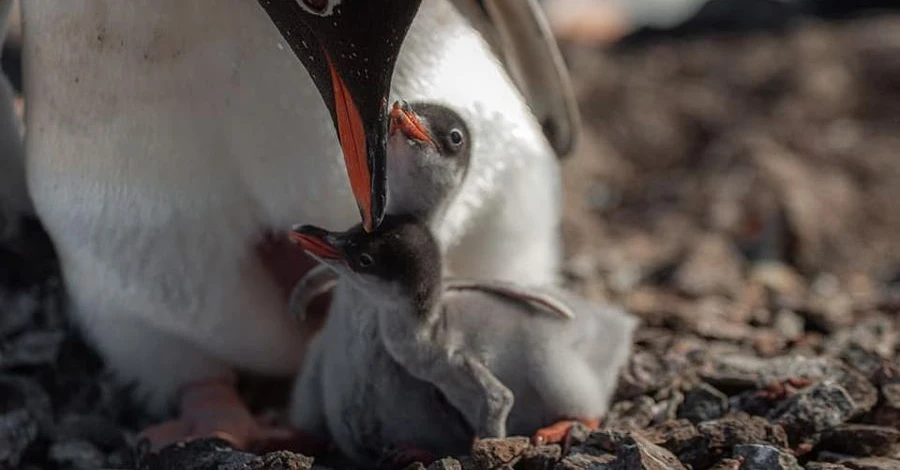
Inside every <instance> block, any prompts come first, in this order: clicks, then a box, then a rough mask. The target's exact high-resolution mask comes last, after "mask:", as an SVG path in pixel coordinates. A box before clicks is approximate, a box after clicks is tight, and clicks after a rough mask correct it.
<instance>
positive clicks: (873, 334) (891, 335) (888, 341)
mask: <svg viewBox="0 0 900 470" xmlns="http://www.w3.org/2000/svg"><path fill="white" fill-rule="evenodd" d="M896 346H897V331H896V330H895V329H894V327H893V321H892V320H891V319H888V318H886V317H884V316H875V317H871V318H867V319H865V320H863V321H860V322H857V323H854V324H853V325H852V326H850V327H849V328H842V329H840V330H837V331H835V332H834V334H833V335H831V336H830V337H828V339H827V340H826V341H825V352H826V353H827V354H829V355H831V356H834V357H838V358H841V359H843V360H844V361H847V362H848V363H849V364H851V365H852V366H853V367H855V368H856V369H858V370H860V371H863V372H864V373H870V372H873V371H874V370H875V369H877V368H878V367H879V366H880V365H881V362H882V361H883V360H884V359H888V358H890V357H891V356H892V355H893V353H894V349H895V348H896Z"/></svg>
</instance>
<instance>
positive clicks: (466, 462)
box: [453, 455, 478, 470]
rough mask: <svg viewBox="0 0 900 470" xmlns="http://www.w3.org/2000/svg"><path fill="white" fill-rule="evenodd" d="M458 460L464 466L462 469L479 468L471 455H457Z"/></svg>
mask: <svg viewBox="0 0 900 470" xmlns="http://www.w3.org/2000/svg"><path fill="white" fill-rule="evenodd" d="M457 461H458V462H459V466H460V467H462V470H478V465H477V464H476V463H475V460H474V459H473V458H472V456H471V455H460V456H459V457H457ZM453 470H455V469H453Z"/></svg>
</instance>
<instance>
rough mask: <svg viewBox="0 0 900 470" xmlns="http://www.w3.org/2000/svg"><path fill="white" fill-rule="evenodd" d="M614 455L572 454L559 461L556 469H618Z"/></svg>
mask: <svg viewBox="0 0 900 470" xmlns="http://www.w3.org/2000/svg"><path fill="white" fill-rule="evenodd" d="M615 460H616V457H615V456H614V455H589V454H572V455H568V456H566V458H564V459H562V460H560V461H559V463H557V464H556V467H555V470H616V469H618V468H619V467H617V466H615V465H614V464H613V462H614V461H615Z"/></svg>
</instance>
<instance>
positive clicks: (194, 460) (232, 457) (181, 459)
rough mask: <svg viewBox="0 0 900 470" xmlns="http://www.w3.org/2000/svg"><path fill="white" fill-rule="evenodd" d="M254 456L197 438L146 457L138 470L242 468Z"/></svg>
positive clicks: (223, 444)
mask: <svg viewBox="0 0 900 470" xmlns="http://www.w3.org/2000/svg"><path fill="white" fill-rule="evenodd" d="M256 458H257V457H256V456H255V455H253V454H250V453H247V452H241V451H237V450H235V449H234V448H232V447H231V446H230V445H229V444H228V443H227V442H226V441H223V440H221V439H198V440H195V441H190V442H186V443H178V444H172V445H170V446H167V447H164V448H162V449H161V450H160V451H159V452H157V453H152V454H150V455H148V456H147V457H146V459H145V461H144V462H142V465H141V467H140V468H141V470H176V469H177V470H221V469H225V468H227V469H233V470H237V469H243V468H245V467H246V466H247V465H249V464H250V462H252V461H253V460H254V459H256Z"/></svg>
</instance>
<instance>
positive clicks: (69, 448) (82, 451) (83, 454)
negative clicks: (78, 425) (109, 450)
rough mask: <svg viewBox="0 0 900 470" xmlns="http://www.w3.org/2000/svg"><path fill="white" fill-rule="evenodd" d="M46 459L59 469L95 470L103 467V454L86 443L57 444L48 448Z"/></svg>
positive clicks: (69, 442)
mask: <svg viewBox="0 0 900 470" xmlns="http://www.w3.org/2000/svg"><path fill="white" fill-rule="evenodd" d="M48 457H49V458H50V461H51V462H54V463H55V464H56V465H58V466H59V468H63V469H72V470H96V469H98V468H101V467H102V466H103V462H104V458H103V453H102V452H100V449H97V447H96V446H94V445H93V444H91V443H90V442H87V441H81V440H75V441H65V442H57V443H55V444H53V445H51V446H50V450H49V452H48Z"/></svg>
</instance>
